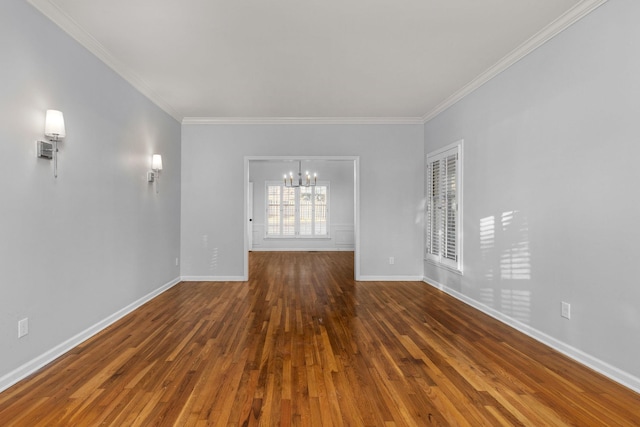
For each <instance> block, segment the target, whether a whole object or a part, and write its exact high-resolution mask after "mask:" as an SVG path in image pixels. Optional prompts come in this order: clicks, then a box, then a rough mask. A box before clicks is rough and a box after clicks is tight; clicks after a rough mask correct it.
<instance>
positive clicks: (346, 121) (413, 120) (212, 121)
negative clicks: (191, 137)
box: [182, 117, 424, 125]
mask: <svg viewBox="0 0 640 427" xmlns="http://www.w3.org/2000/svg"><path fill="white" fill-rule="evenodd" d="M423 123H424V121H423V120H422V118H421V117H185V118H184V119H182V124H183V125H420V124H423Z"/></svg>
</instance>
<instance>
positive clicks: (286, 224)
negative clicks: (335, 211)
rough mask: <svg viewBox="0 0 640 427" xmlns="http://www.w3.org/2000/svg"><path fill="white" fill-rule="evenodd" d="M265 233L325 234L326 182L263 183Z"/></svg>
mask: <svg viewBox="0 0 640 427" xmlns="http://www.w3.org/2000/svg"><path fill="white" fill-rule="evenodd" d="M266 195H267V197H266V211H267V212H266V213H267V220H266V227H265V236H266V237H288V238H295V237H305V238H314V237H321V238H327V237H329V214H328V206H329V204H328V200H329V183H328V182H324V183H322V184H321V183H320V182H318V185H316V186H315V187H298V188H291V187H286V186H285V185H284V184H283V183H281V182H267V183H266Z"/></svg>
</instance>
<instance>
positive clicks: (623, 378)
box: [423, 277, 640, 393]
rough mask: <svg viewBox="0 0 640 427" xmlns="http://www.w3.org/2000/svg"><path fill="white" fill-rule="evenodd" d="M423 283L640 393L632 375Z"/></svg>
mask: <svg viewBox="0 0 640 427" xmlns="http://www.w3.org/2000/svg"><path fill="white" fill-rule="evenodd" d="M423 281H424V282H425V283H426V284H428V285H429V286H433V287H434V288H436V289H439V290H441V291H443V292H444V293H446V294H449V295H451V296H452V297H454V298H455V299H457V300H459V301H462V302H463V303H465V304H467V305H469V306H471V307H473V308H475V309H477V310H480V311H481V312H483V313H485V314H487V315H489V316H491V317H493V318H494V319H497V320H499V321H501V322H502V323H504V324H506V325H508V326H510V327H512V328H514V329H516V330H518V331H520V332H522V333H523V334H525V335H528V336H529V337H531V338H533V339H535V340H536V341H539V342H541V343H542V344H545V345H547V346H549V347H551V348H553V349H554V350H556V351H559V352H560V353H562V354H564V355H565V356H567V357H570V358H571V359H573V360H575V361H576V362H578V363H581V364H583V365H585V366H587V367H589V368H591V369H593V370H594V371H596V372H598V373H600V374H602V375H604V376H606V377H608V378H610V379H611V380H613V381H615V382H617V383H619V384H622V385H623V386H625V387H628V388H629V389H631V390H633V391H635V392H636V393H640V378H638V377H635V376H634V375H631V374H630V373H628V372H625V371H623V370H621V369H618V368H616V367H615V366H612V365H610V364H608V363H607V362H604V361H602V360H600V359H598V358H596V357H593V356H591V355H590V354H588V353H585V352H584V351H582V350H579V349H577V348H575V347H573V346H570V345H569V344H567V343H565V342H562V341H560V340H558V339H556V338H554V337H552V336H550V335H547V334H545V333H544V332H541V331H539V330H537V329H535V328H532V327H531V326H529V325H526V324H524V323H522V322H520V321H518V320H516V319H514V318H512V317H510V316H507V315H506V314H503V313H501V312H499V311H498V310H496V309H494V308H492V307H489V306H487V305H485V304H483V303H481V302H478V301H476V300H474V299H473V298H469V297H468V296H466V295H464V294H462V293H460V292H458V291H456V290H454V289H451V288H449V287H447V286H445V285H443V284H441V283H438V282H437V281H435V280H432V279H430V278H428V277H424V278H423Z"/></svg>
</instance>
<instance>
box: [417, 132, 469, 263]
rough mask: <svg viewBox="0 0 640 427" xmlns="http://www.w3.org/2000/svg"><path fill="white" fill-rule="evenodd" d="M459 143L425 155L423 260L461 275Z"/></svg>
mask: <svg viewBox="0 0 640 427" xmlns="http://www.w3.org/2000/svg"><path fill="white" fill-rule="evenodd" d="M461 159H462V141H458V142H456V143H453V144H450V145H448V146H446V147H444V148H442V149H440V150H437V151H434V152H432V153H429V154H427V158H426V176H425V191H426V206H425V244H426V250H425V259H426V260H428V261H432V262H435V263H436V264H440V265H443V266H445V267H448V268H451V269H453V270H456V271H458V272H462V260H461V254H462V247H461V245H462V239H461V236H460V235H461V233H462V229H461V224H462V221H461V218H462V211H461V207H462V160H461Z"/></svg>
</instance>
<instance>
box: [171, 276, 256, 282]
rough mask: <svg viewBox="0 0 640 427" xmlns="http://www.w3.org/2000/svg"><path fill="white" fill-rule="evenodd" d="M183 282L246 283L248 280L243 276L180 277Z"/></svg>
mask: <svg viewBox="0 0 640 427" xmlns="http://www.w3.org/2000/svg"><path fill="white" fill-rule="evenodd" d="M180 280H181V281H183V282H246V281H247V280H249V279H248V278H246V277H244V276H182V277H180Z"/></svg>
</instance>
